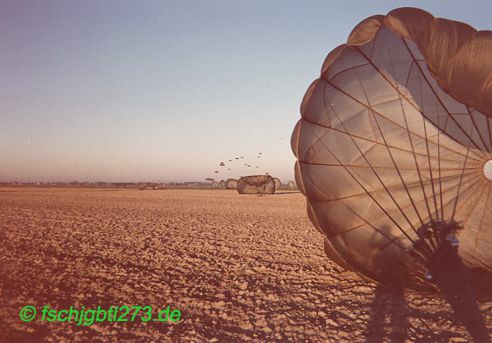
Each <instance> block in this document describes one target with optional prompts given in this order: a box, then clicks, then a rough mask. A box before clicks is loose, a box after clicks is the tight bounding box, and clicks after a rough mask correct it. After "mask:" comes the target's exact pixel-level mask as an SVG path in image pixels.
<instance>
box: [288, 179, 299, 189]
mask: <svg viewBox="0 0 492 343" xmlns="http://www.w3.org/2000/svg"><path fill="white" fill-rule="evenodd" d="M296 187H297V186H296V183H295V182H294V181H289V182H288V183H287V188H290V189H296Z"/></svg>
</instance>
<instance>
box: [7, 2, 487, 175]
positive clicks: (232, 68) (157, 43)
mask: <svg viewBox="0 0 492 343" xmlns="http://www.w3.org/2000/svg"><path fill="white" fill-rule="evenodd" d="M402 6H412V7H420V8H422V9H425V10H427V11H429V12H430V13H432V14H433V15H435V16H438V17H445V18H449V19H454V20H460V21H464V22H466V23H468V24H470V25H472V26H474V27H475V28H477V29H489V30H490V29H492V23H491V22H490V13H492V2H491V1H485V0H484V1H453V0H449V1H445V0H441V1H439V0H436V1H382V0H375V1H364V0H361V1H351V0H346V1H328V0H325V1H266V0H261V1H260V0H258V1H234V0H231V1H199V0H197V1H124V0H122V1H99V0H85V1H54V0H53V1H18V0H12V1H4V0H0V46H1V52H0V66H1V67H0V80H1V82H0V143H1V144H0V181H56V180H58V181H71V180H78V181H97V180H107V181H158V180H160V181H171V180H176V181H184V180H198V181H203V180H204V179H205V178H206V177H216V178H218V179H222V178H224V179H225V178H227V177H237V176H240V175H247V174H252V173H264V172H270V174H272V175H275V176H279V177H280V178H281V179H284V180H286V181H287V180H288V179H292V178H293V165H294V156H293V154H292V152H291V149H290V135H291V133H292V130H293V128H294V125H295V123H296V122H297V120H298V119H299V117H300V114H299V107H300V103H301V100H302V97H303V95H304V92H305V91H306V89H307V87H308V86H309V84H310V83H311V81H312V80H314V79H315V78H317V77H318V75H319V71H320V68H321V64H322V62H323V60H324V58H325V56H326V55H327V53H328V52H330V51H331V50H332V49H333V48H335V47H336V46H338V45H339V44H341V43H343V42H345V41H346V39H347V37H348V35H349V33H350V31H351V30H352V28H353V27H354V26H355V25H356V24H357V23H359V22H360V21H361V20H363V19H364V18H366V17H368V16H371V15H374V14H385V13H387V12H388V11H390V10H391V9H393V8H397V7H402ZM259 152H262V158H259V159H258V158H257V154H258V153H259ZM240 156H244V159H242V160H237V161H236V160H234V158H235V157H240ZM229 159H233V161H234V163H229V162H228V160H229ZM221 161H224V162H225V163H226V167H219V166H218V164H219V163H220V162H221ZM244 163H249V164H251V165H252V168H246V167H245V166H244V165H243V164H244ZM256 165H258V166H259V168H254V167H255V166H256ZM228 167H230V168H231V169H232V170H231V171H229V172H228V173H226V172H223V171H224V170H225V171H226V169H227V168H228ZM215 170H220V171H221V173H219V174H214V171H215Z"/></svg>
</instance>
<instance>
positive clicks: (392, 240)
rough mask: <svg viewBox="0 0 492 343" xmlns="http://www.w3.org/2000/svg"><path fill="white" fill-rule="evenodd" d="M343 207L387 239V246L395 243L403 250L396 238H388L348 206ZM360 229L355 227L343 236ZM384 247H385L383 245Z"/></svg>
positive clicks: (330, 236) (328, 236)
mask: <svg viewBox="0 0 492 343" xmlns="http://www.w3.org/2000/svg"><path fill="white" fill-rule="evenodd" d="M344 205H345V206H346V207H347V209H348V210H349V211H350V212H352V214H353V215H355V216H356V217H357V218H359V219H360V220H362V221H363V222H364V223H366V224H367V225H369V226H370V227H371V228H373V229H374V231H376V232H378V233H379V234H381V235H382V236H383V237H385V238H387V239H388V243H387V244H388V245H390V244H392V243H395V244H396V245H397V246H398V247H399V248H400V249H405V248H404V247H403V246H402V245H401V244H400V243H398V242H397V240H398V237H390V236H388V234H387V233H385V232H384V231H381V230H379V229H378V228H376V227H375V226H374V225H373V224H371V223H370V222H369V221H368V220H366V219H365V218H363V217H362V216H361V215H360V214H358V213H357V212H356V211H355V210H353V209H352V208H350V207H349V206H347V205H346V204H345V203H344ZM360 227H361V225H359V226H356V227H354V228H351V229H349V230H347V231H344V232H343V234H345V233H347V232H350V231H354V230H357V229H359V228H360ZM338 235H340V234H338V233H337V234H333V235H327V236H326V238H328V239H329V238H332V237H335V236H338ZM385 246H386V245H385Z"/></svg>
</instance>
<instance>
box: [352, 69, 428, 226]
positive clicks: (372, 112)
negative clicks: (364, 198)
mask: <svg viewBox="0 0 492 343" xmlns="http://www.w3.org/2000/svg"><path fill="white" fill-rule="evenodd" d="M356 75H357V80H358V81H359V85H360V87H361V89H362V92H363V93H364V97H365V98H366V102H367V105H368V106H369V111H370V112H371V114H372V117H373V119H374V122H375V123H376V126H377V128H378V130H379V134H380V135H381V138H382V139H383V142H384V146H385V147H386V150H387V151H388V154H389V156H390V159H391V162H392V163H393V166H394V167H395V170H396V172H397V173H398V176H399V177H400V181H401V183H402V185H403V187H404V188H405V191H406V193H407V195H408V198H409V199H410V202H411V203H412V206H413V208H414V210H415V212H416V213H417V216H418V217H419V219H420V215H419V213H418V210H417V206H416V205H415V202H414V201H413V199H412V196H411V195H410V191H409V190H408V187H407V185H406V183H405V181H404V180H403V176H402V174H401V171H400V169H399V168H398V165H397V164H396V161H395V158H394V156H393V154H392V153H391V149H390V148H389V146H388V142H387V141H386V138H385V136H384V133H383V130H382V129H381V125H379V122H378V120H377V117H376V114H375V113H374V111H373V110H372V106H371V103H370V101H369V97H368V96H367V93H366V90H365V89H364V85H363V84H362V81H361V80H360V77H359V74H358V73H357V72H356ZM368 163H369V162H368ZM395 204H396V206H398V208H400V205H399V204H398V203H397V202H396V199H395ZM400 211H401V212H402V214H403V216H404V217H405V219H406V220H407V222H408V223H409V224H410V226H411V227H412V229H413V231H414V232H415V233H417V230H416V228H415V227H414V226H413V224H412V223H411V222H410V219H408V217H407V215H406V214H405V213H404V212H403V209H400Z"/></svg>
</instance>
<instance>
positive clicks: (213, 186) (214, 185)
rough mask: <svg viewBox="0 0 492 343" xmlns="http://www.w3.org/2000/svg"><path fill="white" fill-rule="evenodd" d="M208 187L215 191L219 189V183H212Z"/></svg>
mask: <svg viewBox="0 0 492 343" xmlns="http://www.w3.org/2000/svg"><path fill="white" fill-rule="evenodd" d="M210 187H212V188H213V189H217V188H219V183H218V182H217V181H214V182H212V183H211V184H210Z"/></svg>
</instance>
